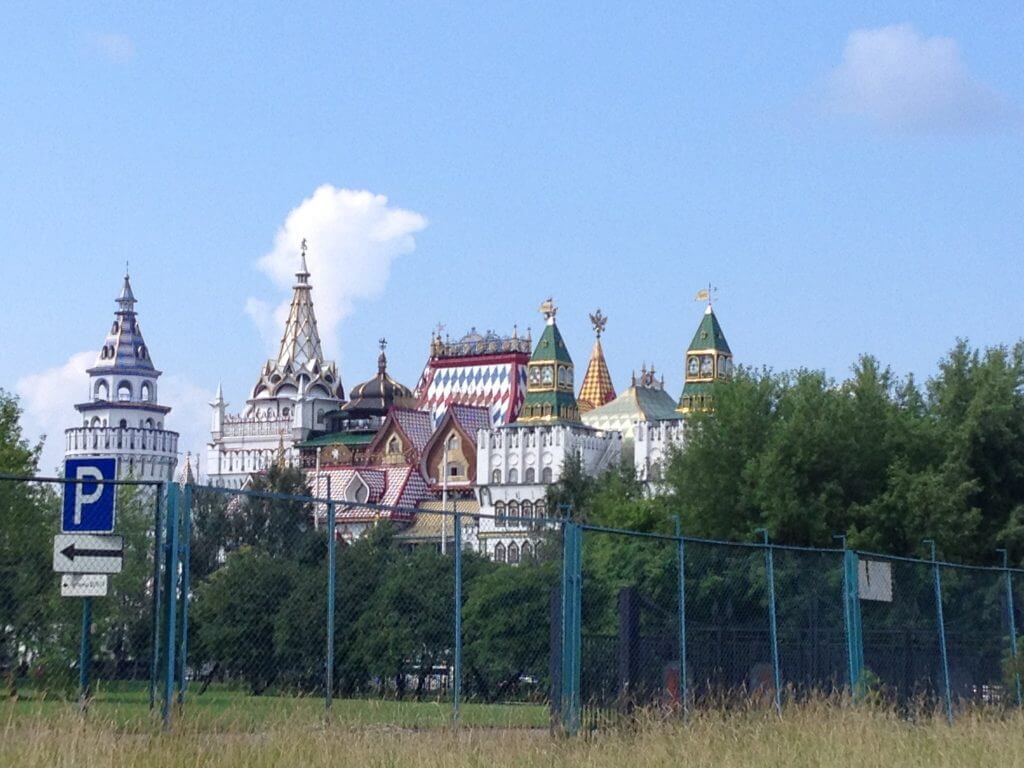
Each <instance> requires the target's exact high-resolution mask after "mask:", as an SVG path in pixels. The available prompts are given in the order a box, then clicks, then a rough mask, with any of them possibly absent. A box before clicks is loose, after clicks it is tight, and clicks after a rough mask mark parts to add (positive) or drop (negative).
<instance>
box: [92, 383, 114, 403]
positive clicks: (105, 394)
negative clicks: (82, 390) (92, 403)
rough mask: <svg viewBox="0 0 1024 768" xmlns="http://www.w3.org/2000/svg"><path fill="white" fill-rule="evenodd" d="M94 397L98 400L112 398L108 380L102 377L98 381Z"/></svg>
mask: <svg viewBox="0 0 1024 768" xmlns="http://www.w3.org/2000/svg"><path fill="white" fill-rule="evenodd" d="M93 392H94V399H96V400H109V399H110V388H109V387H108V386H107V382H105V381H104V380H103V379H100V380H99V381H97V382H96V389H95V390H93Z"/></svg>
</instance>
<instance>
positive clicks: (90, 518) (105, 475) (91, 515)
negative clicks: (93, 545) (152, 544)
mask: <svg viewBox="0 0 1024 768" xmlns="http://www.w3.org/2000/svg"><path fill="white" fill-rule="evenodd" d="M64 478H65V479H66V480H68V481H69V482H66V483H65V484H64V509H63V514H62V515H61V530H62V531H64V532H65V533H71V532H75V531H88V532H92V533H110V532H112V531H113V530H114V497H115V493H116V489H117V486H116V485H114V484H113V483H110V482H107V481H108V480H116V479H117V459H116V458H112V457H111V458H106V457H103V458H83V459H68V460H67V461H66V462H65V463H64Z"/></svg>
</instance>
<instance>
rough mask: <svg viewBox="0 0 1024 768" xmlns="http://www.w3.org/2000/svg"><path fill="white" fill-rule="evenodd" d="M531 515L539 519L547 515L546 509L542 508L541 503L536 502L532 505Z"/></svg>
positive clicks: (542, 503)
mask: <svg viewBox="0 0 1024 768" xmlns="http://www.w3.org/2000/svg"><path fill="white" fill-rule="evenodd" d="M533 515H534V517H537V518H541V517H544V516H546V515H547V507H545V506H544V502H543V501H538V502H537V503H536V504H534V505H533Z"/></svg>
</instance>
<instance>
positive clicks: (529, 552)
mask: <svg viewBox="0 0 1024 768" xmlns="http://www.w3.org/2000/svg"><path fill="white" fill-rule="evenodd" d="M522 556H523V560H532V559H533V547H531V546H530V542H528V541H524V542H523V550H522Z"/></svg>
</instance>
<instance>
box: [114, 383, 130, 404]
mask: <svg viewBox="0 0 1024 768" xmlns="http://www.w3.org/2000/svg"><path fill="white" fill-rule="evenodd" d="M117 399H118V401H119V402H122V403H126V402H128V401H129V400H131V399H132V385H131V383H129V382H127V381H122V382H121V383H120V384H118V385H117Z"/></svg>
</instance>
